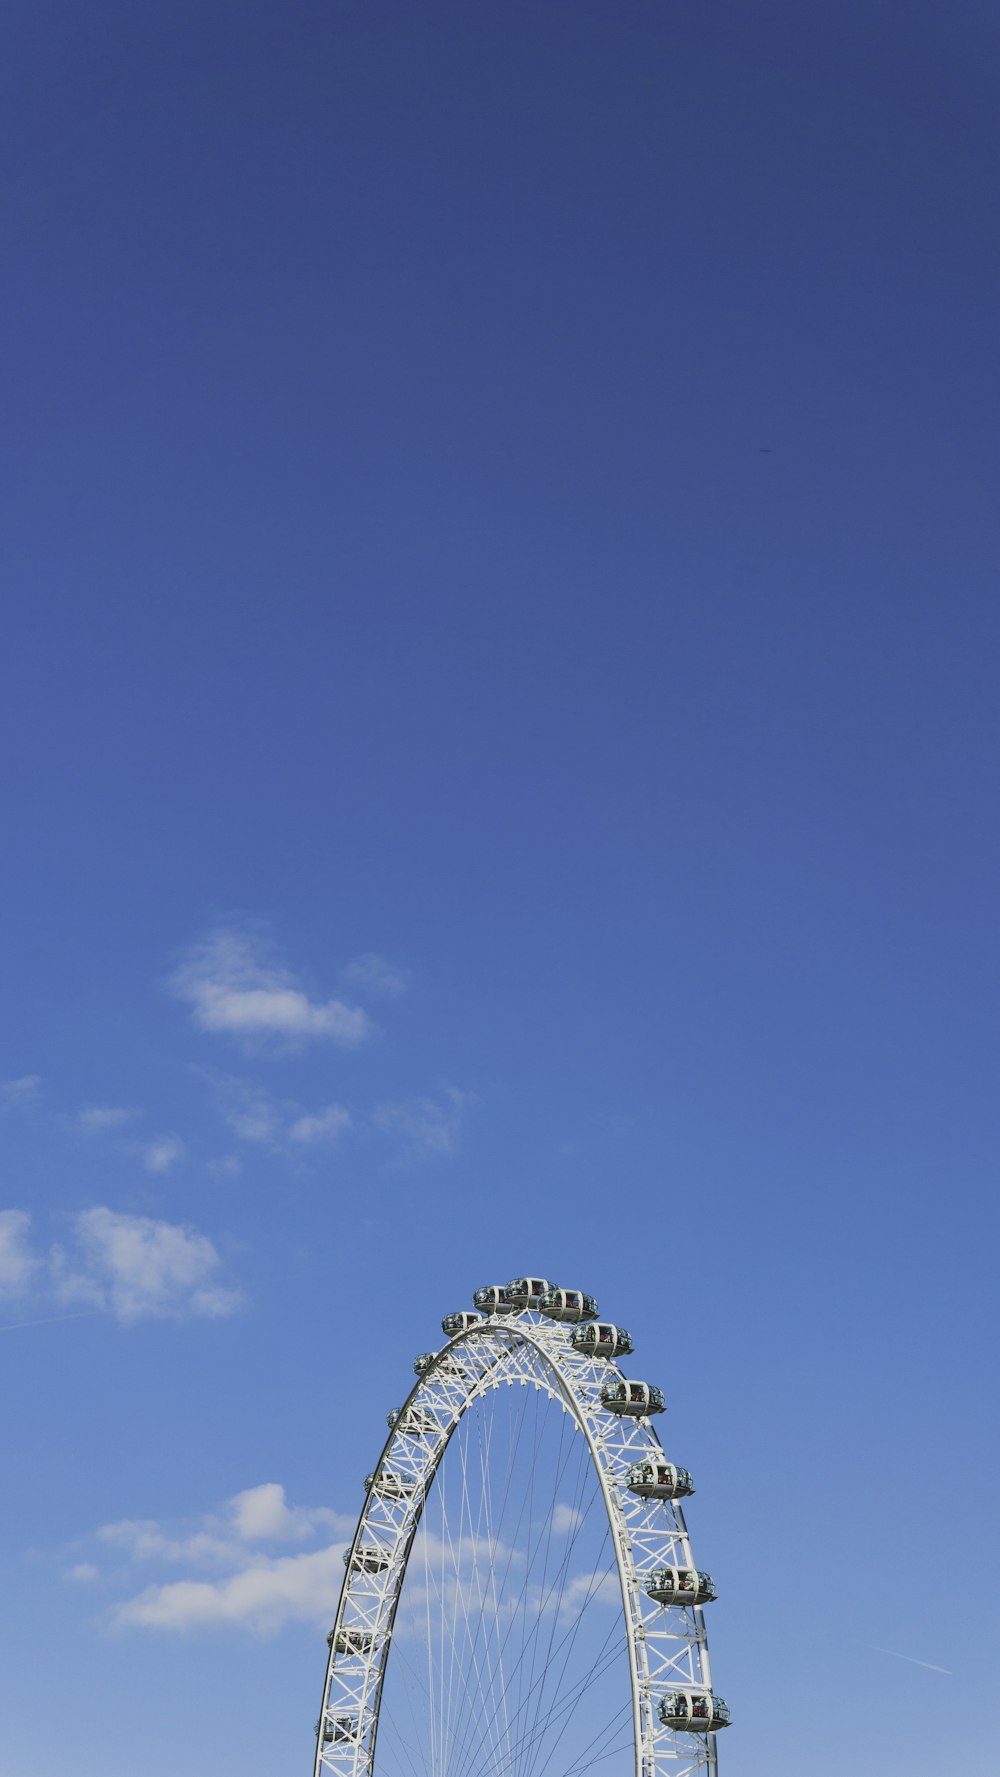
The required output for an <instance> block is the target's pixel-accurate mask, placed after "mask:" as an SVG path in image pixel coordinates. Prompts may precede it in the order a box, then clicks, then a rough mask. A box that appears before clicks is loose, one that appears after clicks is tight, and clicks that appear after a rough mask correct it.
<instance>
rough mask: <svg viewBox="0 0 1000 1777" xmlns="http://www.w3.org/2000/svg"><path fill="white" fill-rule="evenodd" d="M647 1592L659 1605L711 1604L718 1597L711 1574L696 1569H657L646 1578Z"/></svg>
mask: <svg viewBox="0 0 1000 1777" xmlns="http://www.w3.org/2000/svg"><path fill="white" fill-rule="evenodd" d="M646 1592H647V1594H648V1595H649V1597H650V1598H653V1599H655V1600H656V1603H657V1604H711V1602H712V1600H713V1598H716V1597H718V1593H717V1592H716V1590H715V1581H714V1580H713V1578H712V1576H711V1574H710V1573H699V1571H698V1569H697V1568H695V1567H656V1568H654V1569H653V1572H652V1573H651V1574H649V1575H648V1576H647V1578H646Z"/></svg>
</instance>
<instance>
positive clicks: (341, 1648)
mask: <svg viewBox="0 0 1000 1777" xmlns="http://www.w3.org/2000/svg"><path fill="white" fill-rule="evenodd" d="M326 1639H327V1644H328V1645H330V1646H332V1647H333V1650H334V1652H335V1653H338V1654H346V1655H347V1656H348V1657H352V1656H358V1655H360V1654H370V1653H371V1651H372V1643H373V1642H374V1640H375V1637H374V1635H373V1634H372V1632H371V1630H370V1629H338V1630H337V1633H336V1634H334V1632H333V1630H332V1629H331V1630H330V1633H329V1635H328V1636H327V1638H326Z"/></svg>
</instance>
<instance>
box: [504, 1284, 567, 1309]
mask: <svg viewBox="0 0 1000 1777" xmlns="http://www.w3.org/2000/svg"><path fill="white" fill-rule="evenodd" d="M555 1287H556V1286H555V1284H554V1283H550V1282H549V1279H548V1278H547V1277H512V1278H511V1280H510V1282H509V1284H508V1285H507V1295H508V1298H509V1300H510V1303H511V1305H512V1307H514V1308H515V1309H524V1308H533V1309H534V1310H535V1312H536V1313H537V1311H538V1304H539V1302H540V1301H541V1299H542V1297H543V1296H545V1295H547V1294H548V1292H549V1290H554V1289H555Z"/></svg>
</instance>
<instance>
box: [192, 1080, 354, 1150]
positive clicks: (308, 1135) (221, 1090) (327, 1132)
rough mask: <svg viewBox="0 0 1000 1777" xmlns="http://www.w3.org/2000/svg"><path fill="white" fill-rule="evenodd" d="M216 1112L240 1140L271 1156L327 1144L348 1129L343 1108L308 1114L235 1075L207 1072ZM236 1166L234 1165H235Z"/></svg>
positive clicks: (293, 1102)
mask: <svg viewBox="0 0 1000 1777" xmlns="http://www.w3.org/2000/svg"><path fill="white" fill-rule="evenodd" d="M208 1078H209V1080H210V1081H211V1083H212V1086H213V1089H214V1093H215V1098H216V1102H217V1104H218V1108H219V1111H220V1113H221V1115H222V1117H223V1118H224V1119H225V1121H226V1123H227V1124H228V1125H229V1127H230V1129H231V1130H232V1131H233V1134H234V1135H236V1136H238V1137H239V1139H240V1141H246V1142H255V1143H257V1144H258V1145H259V1146H262V1147H266V1148H270V1149H271V1151H272V1152H273V1153H285V1154H286V1155H287V1154H289V1153H292V1152H294V1153H298V1154H300V1155H301V1153H302V1151H303V1149H305V1148H308V1147H316V1146H319V1145H321V1144H326V1145H330V1144H332V1143H333V1142H335V1141H337V1140H338V1139H339V1138H340V1136H342V1135H343V1134H344V1132H345V1131H346V1130H347V1129H349V1128H350V1126H351V1122H352V1118H351V1113H350V1111H349V1110H348V1109H347V1107H346V1105H342V1104H328V1105H323V1106H321V1108H320V1109H319V1110H316V1111H308V1110H306V1108H305V1107H304V1106H303V1105H301V1104H298V1103H297V1102H296V1100H295V1099H291V1098H281V1099H278V1098H274V1097H272V1095H271V1093H270V1092H268V1091H267V1089H266V1088H265V1087H263V1086H259V1085H256V1084H255V1083H254V1082H253V1081H250V1080H241V1079H239V1078H238V1076H236V1075H235V1074H217V1073H214V1072H210V1073H209V1074H208ZM236 1164H237V1165H238V1162H236Z"/></svg>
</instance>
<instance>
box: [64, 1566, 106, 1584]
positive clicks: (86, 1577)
mask: <svg viewBox="0 0 1000 1777" xmlns="http://www.w3.org/2000/svg"><path fill="white" fill-rule="evenodd" d="M100 1577H101V1570H100V1568H99V1567H95V1566H94V1563H93V1562H92V1561H78V1562H77V1564H76V1566H75V1567H71V1568H70V1570H69V1573H68V1575H67V1578H68V1579H71V1580H78V1581H79V1582H80V1584H81V1585H88V1584H90V1582H91V1581H93V1580H97V1579H100Z"/></svg>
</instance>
